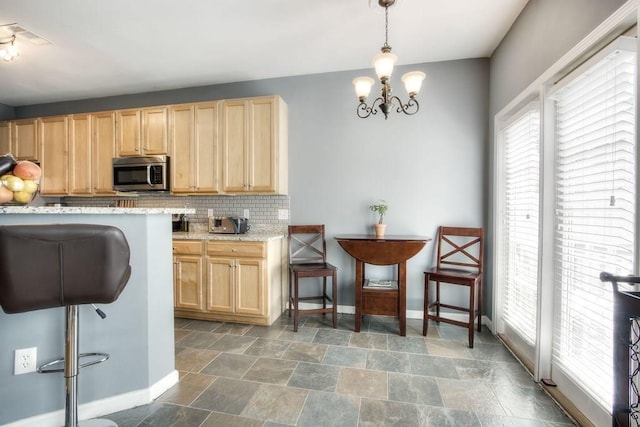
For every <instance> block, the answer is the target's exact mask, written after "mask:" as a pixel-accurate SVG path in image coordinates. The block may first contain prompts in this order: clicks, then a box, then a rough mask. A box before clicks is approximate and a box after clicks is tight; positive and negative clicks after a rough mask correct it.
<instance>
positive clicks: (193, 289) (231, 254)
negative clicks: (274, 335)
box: [174, 239, 285, 325]
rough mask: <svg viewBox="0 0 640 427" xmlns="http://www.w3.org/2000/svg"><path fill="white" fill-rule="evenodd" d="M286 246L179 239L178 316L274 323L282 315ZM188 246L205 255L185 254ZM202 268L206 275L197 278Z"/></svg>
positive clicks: (272, 242)
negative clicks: (283, 256)
mask: <svg viewBox="0 0 640 427" xmlns="http://www.w3.org/2000/svg"><path fill="white" fill-rule="evenodd" d="M282 242H283V241H282V239H274V240H269V241H266V242H263V241H260V242H253V241H204V242H200V241H188V243H187V241H174V282H175V304H174V306H175V315H176V316H178V317H186V318H193V319H207V320H217V321H225V322H237V323H250V324H258V325H270V324H272V323H273V321H274V320H275V319H277V318H278V316H280V314H281V312H282V284H283V277H285V275H283V271H282V266H283V259H282V254H283V249H282V244H283V243H282ZM185 244H188V245H200V246H199V247H200V248H201V250H203V251H204V252H203V254H202V255H201V256H196V255H195V254H186V253H185V249H184V247H185ZM195 247H196V246H191V250H192V252H195V251H194V248H195ZM179 251H182V252H179ZM198 261H199V262H198ZM201 265H204V266H205V268H204V272H202V273H201V274H200V276H198V272H197V270H198V269H199V266H201ZM186 271H189V273H186ZM197 277H200V278H201V282H198V281H197V280H196V278H197ZM198 297H200V298H202V297H203V298H204V304H202V301H200V300H198V299H197V298H198Z"/></svg>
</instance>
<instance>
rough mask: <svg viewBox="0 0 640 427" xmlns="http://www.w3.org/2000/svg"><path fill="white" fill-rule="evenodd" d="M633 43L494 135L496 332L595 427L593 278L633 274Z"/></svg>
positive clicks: (600, 419) (603, 384) (598, 337)
mask: <svg viewBox="0 0 640 427" xmlns="http://www.w3.org/2000/svg"><path fill="white" fill-rule="evenodd" d="M637 43H638V41H637V39H635V38H627V37H621V38H619V39H618V40H616V41H615V42H614V43H612V44H611V45H609V46H607V47H606V48H604V49H603V50H601V51H600V52H598V53H597V54H595V55H594V56H593V57H591V58H590V59H588V60H587V61H586V62H584V63H583V64H582V65H580V66H578V67H577V68H576V69H574V70H573V71H572V72H571V73H570V74H568V75H566V76H565V77H564V78H562V79H560V80H559V81H558V82H557V83H555V84H553V85H552V87H551V88H549V90H548V91H547V92H546V96H545V98H544V99H543V102H544V104H543V106H544V109H543V110H544V114H541V109H540V108H538V106H537V105H536V104H535V103H532V104H530V105H528V106H527V107H525V108H524V109H522V110H520V111H518V112H514V113H512V114H511V115H508V116H506V117H503V118H502V121H501V125H500V127H499V128H498V135H499V137H498V148H497V151H496V152H497V157H496V159H497V163H496V172H497V173H496V183H495V186H494V188H495V190H496V194H497V197H496V205H495V209H496V219H497V221H496V223H495V224H496V231H495V242H496V245H495V246H496V261H495V273H494V289H495V291H496V292H495V295H496V297H495V304H496V305H495V307H496V320H497V327H496V329H497V332H498V333H499V334H500V336H501V337H502V338H503V339H504V341H505V342H506V343H507V345H509V346H510V347H512V349H513V350H514V351H515V352H516V354H518V356H519V357H520V358H521V359H522V360H523V362H524V363H525V364H526V365H527V366H528V367H529V368H530V369H531V371H532V372H533V373H534V375H535V376H536V378H538V379H540V378H550V379H552V380H553V381H554V382H555V383H556V384H557V390H558V391H559V392H560V393H561V394H562V395H564V396H565V397H566V398H567V399H568V400H569V401H570V402H571V403H572V404H573V405H575V407H577V408H578V410H579V411H580V412H582V414H583V415H584V416H586V417H587V419H589V420H590V421H591V422H592V423H593V424H595V425H611V406H612V392H613V354H612V345H613V292H612V289H611V284H610V283H602V282H601V281H600V279H599V275H600V272H602V271H607V272H610V273H613V274H615V275H627V274H637V273H638V271H637V257H638V254H637V252H636V251H637V247H638V243H637V233H636V230H637V218H638V211H637V207H636V199H637V184H636V181H637V178H636V175H637V173H638V164H637V160H636V159H637V149H636V98H637V94H636V92H637V90H636V86H637V84H636V82H637V72H636V62H637V59H636V53H635V47H636V45H637ZM542 153H544V156H543V155H542ZM541 159H544V162H542V161H541ZM539 218H543V219H544V221H542V220H539Z"/></svg>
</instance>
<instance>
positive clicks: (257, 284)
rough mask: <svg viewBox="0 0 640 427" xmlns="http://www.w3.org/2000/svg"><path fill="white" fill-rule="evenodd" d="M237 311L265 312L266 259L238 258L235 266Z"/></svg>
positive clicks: (243, 312) (244, 312) (248, 312)
mask: <svg viewBox="0 0 640 427" xmlns="http://www.w3.org/2000/svg"><path fill="white" fill-rule="evenodd" d="M234 279H235V286H234V288H235V290H236V295H235V312H236V313H238V314H250V315H255V316H262V315H264V314H265V307H266V301H265V300H266V299H265V297H264V291H265V288H266V280H265V277H264V261H263V260H261V259H245V258H238V259H237V260H236V266H235V278H234Z"/></svg>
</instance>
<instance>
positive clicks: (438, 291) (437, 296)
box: [435, 281, 440, 322]
mask: <svg viewBox="0 0 640 427" xmlns="http://www.w3.org/2000/svg"><path fill="white" fill-rule="evenodd" d="M435 304H436V322H438V318H439V317H440V281H436V301H435Z"/></svg>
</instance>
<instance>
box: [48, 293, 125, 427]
mask: <svg viewBox="0 0 640 427" xmlns="http://www.w3.org/2000/svg"><path fill="white" fill-rule="evenodd" d="M78 308H79V306H77V305H68V306H67V312H66V314H67V316H66V330H65V348H64V358H62V359H58V360H54V361H53V362H49V363H46V364H44V365H42V366H40V368H38V373H42V374H48V373H53V372H64V379H65V414H64V416H65V424H64V427H118V424H116V423H114V422H113V421H111V420H107V419H101V418H95V419H92V420H84V421H78V374H79V373H80V368H83V367H85V366H91V365H95V364H96V363H101V362H104V361H105V360H107V359H109V355H108V354H106V353H85V354H78V352H79V347H80V343H79V329H80V318H79V310H78ZM84 356H94V357H95V356H97V357H100V359H98V360H93V361H91V362H88V363H85V364H81V363H80V357H84ZM59 364H63V365H64V367H63V368H62V369H55V368H54V366H56V365H59Z"/></svg>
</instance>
